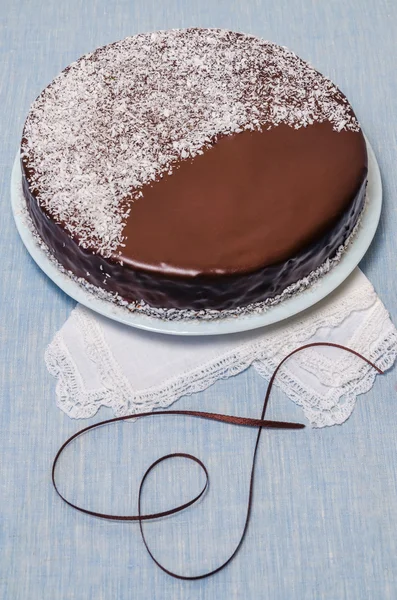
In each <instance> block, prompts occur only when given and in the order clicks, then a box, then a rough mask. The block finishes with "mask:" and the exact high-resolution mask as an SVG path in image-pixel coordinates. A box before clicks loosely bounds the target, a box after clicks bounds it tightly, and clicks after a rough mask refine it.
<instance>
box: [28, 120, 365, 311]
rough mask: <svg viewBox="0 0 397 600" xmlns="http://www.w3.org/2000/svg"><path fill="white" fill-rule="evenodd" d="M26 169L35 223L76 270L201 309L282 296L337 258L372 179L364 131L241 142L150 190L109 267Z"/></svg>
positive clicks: (240, 137) (267, 135) (131, 294)
mask: <svg viewBox="0 0 397 600" xmlns="http://www.w3.org/2000/svg"><path fill="white" fill-rule="evenodd" d="M272 149H274V152H273V150H272ZM261 151H262V156H261V157H260V156H258V154H259V153H260V152H261ZM22 166H23V169H24V176H23V189H24V194H25V198H26V200H27V205H28V208H29V212H30V214H31V217H32V219H33V221H34V223H35V225H36V227H37V230H38V232H39V234H40V236H41V237H42V238H43V240H44V241H45V242H46V243H47V245H48V246H49V248H50V249H51V250H52V252H53V253H54V256H55V257H56V258H57V260H58V261H59V262H60V263H61V264H62V265H63V266H64V267H65V268H66V269H69V270H70V271H72V272H73V273H74V274H75V275H77V276H78V277H83V278H85V279H86V280H87V281H88V282H90V283H92V284H94V285H96V286H98V287H102V288H104V289H106V290H108V291H112V292H117V293H118V294H119V295H120V296H122V297H123V298H125V299H126V300H129V301H136V300H138V301H139V300H143V301H145V302H146V303H147V304H149V305H151V306H154V307H164V308H194V309H202V308H212V309H231V308H236V307H239V306H246V305H248V304H251V303H253V302H257V301H262V300H265V299H267V298H272V297H274V296H276V295H278V294H280V293H282V292H283V290H284V289H285V288H286V287H287V286H288V285H290V284H292V283H294V282H296V281H298V280H299V279H302V278H303V277H305V276H307V275H308V274H309V273H310V272H311V271H313V270H314V269H316V268H317V267H318V266H320V265H321V264H322V263H323V262H324V261H325V260H326V259H327V258H330V257H332V256H333V255H334V254H335V253H336V251H337V249H338V248H339V246H340V245H342V244H343V243H344V241H345V240H346V238H347V237H348V236H349V234H350V233H351V231H352V229H353V228H354V225H355V224H356V222H357V219H358V217H359V215H360V212H361V210H362V207H363V204H364V199H365V187H366V174H367V158H366V149H365V141H364V138H363V136H362V133H361V132H358V133H354V132H339V133H338V132H336V131H334V130H332V128H331V126H330V125H329V124H328V123H324V124H315V125H312V126H310V127H307V128H305V129H299V130H295V129H292V128H288V127H287V126H279V127H277V128H274V129H272V130H269V131H264V132H263V133H261V134H260V133H244V134H237V135H235V136H233V137H231V138H230V139H227V140H222V141H221V142H220V143H219V145H218V147H216V146H215V147H214V148H213V149H211V150H208V151H207V152H206V153H205V154H204V155H203V156H201V157H198V158H197V157H196V158H195V159H194V160H193V161H189V162H186V163H185V164H184V163H182V164H181V166H180V167H179V169H177V170H175V171H174V174H173V175H172V176H169V177H166V178H164V179H163V180H162V181H160V182H158V183H155V184H153V186H151V187H150V188H148V189H147V190H145V193H144V196H143V198H141V199H140V200H138V201H135V203H134V205H133V208H132V210H131V213H130V216H129V218H128V221H127V224H126V228H125V233H126V235H127V244H126V247H125V248H122V249H120V250H122V255H121V256H120V255H118V254H117V255H115V256H114V257H111V258H109V259H106V258H104V257H102V256H100V255H98V254H95V253H92V252H91V251H87V250H84V249H82V248H81V247H80V246H79V245H78V243H77V241H75V240H73V239H72V238H71V237H70V236H69V234H68V233H67V232H66V231H65V230H64V229H63V227H62V225H61V224H57V223H55V222H54V221H53V220H52V219H51V218H48V216H47V215H46V214H45V211H44V210H43V209H42V208H41V207H40V206H39V205H38V203H37V200H36V198H35V197H34V196H33V194H32V193H31V191H30V189H29V183H28V180H27V178H26V172H25V168H24V165H22ZM120 258H121V259H122V261H123V264H120V263H119V260H120Z"/></svg>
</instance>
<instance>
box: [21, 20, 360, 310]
mask: <svg viewBox="0 0 397 600" xmlns="http://www.w3.org/2000/svg"><path fill="white" fill-rule="evenodd" d="M21 164H22V171H23V190H24V195H25V198H26V202H27V207H28V210H29V213H30V216H31V218H32V220H33V223H34V225H35V228H36V229H37V232H38V234H39V236H40V237H41V238H42V240H43V241H44V242H45V244H46V245H47V246H48V248H49V250H50V252H51V253H52V254H53V256H54V258H55V259H56V260H57V261H58V262H59V263H60V264H61V265H62V266H63V267H64V268H65V269H66V270H67V271H69V272H70V273H71V274H73V275H74V276H75V277H77V278H81V279H83V280H85V281H86V282H88V284H91V285H93V286H95V287H96V288H99V289H104V290H107V291H108V292H109V293H110V294H111V297H114V298H115V299H116V300H121V301H122V303H124V304H129V305H130V307H131V308H136V309H142V307H144V308H145V309H146V310H147V311H149V312H150V310H151V309H158V308H160V309H167V310H169V309H172V310H171V312H175V311H174V310H173V309H183V310H186V309H193V310H194V311H203V309H204V311H205V310H210V311H211V310H216V311H221V312H222V311H230V310H234V309H236V308H242V307H247V306H252V305H254V306H257V305H258V303H259V305H261V304H262V303H263V305H264V306H265V305H266V303H272V302H276V301H278V300H281V299H283V298H284V297H286V296H288V295H290V294H291V293H294V291H296V290H297V289H302V287H305V286H306V285H309V283H311V281H312V280H313V279H316V278H317V277H318V276H320V275H321V274H323V273H324V272H326V271H327V270H328V269H329V268H330V266H332V264H333V263H334V262H336V260H338V258H339V257H340V255H341V253H342V251H343V249H344V248H345V246H346V244H347V242H348V240H349V237H351V234H352V232H353V231H354V228H355V226H356V224H357V222H358V220H359V217H360V214H361V211H362V209H363V205H364V199H365V187H366V181H367V153H366V145H365V141H364V137H363V134H362V132H361V129H360V126H359V124H358V122H357V119H356V117H355V115H354V113H353V110H352V108H351V106H350V105H349V103H348V101H347V99H346V98H345V96H344V95H343V94H342V93H341V92H340V91H339V90H338V89H337V87H336V86H335V85H334V84H333V83H332V82H331V81H330V80H329V79H327V78H326V77H324V76H323V75H321V74H320V73H318V72H317V71H315V70H314V69H313V68H312V67H311V66H310V65H308V64H307V63H306V62H304V61H302V60H301V59H300V58H298V57H297V56H296V55H295V54H293V53H292V52H291V51H289V50H287V49H286V48H284V47H280V46H277V45H275V44H273V43H270V42H266V41H263V40H260V39H258V38H255V37H253V36H249V35H243V34H239V33H233V32H230V31H223V30H218V29H186V30H171V31H160V32H156V33H149V34H142V35H136V36H133V37H130V38H127V39H125V40H123V41H120V42H117V43H114V44H111V45H109V46H105V47H103V48H99V49H98V50H96V51H95V52H93V53H92V54H88V55H86V56H83V57H82V58H81V59H79V60H78V61H77V62H75V63H73V64H71V65H70V66H69V67H67V68H66V69H65V70H64V71H63V72H62V73H61V74H60V75H59V76H58V77H57V78H56V79H55V80H54V81H53V82H52V83H51V84H50V85H49V86H48V87H47V88H46V89H45V90H44V91H43V92H42V93H41V95H40V96H39V97H38V98H37V100H36V101H35V102H34V104H33V106H32V108H31V110H30V112H29V115H28V117H27V120H26V123H25V127H24V131H23V137H22V143H21Z"/></svg>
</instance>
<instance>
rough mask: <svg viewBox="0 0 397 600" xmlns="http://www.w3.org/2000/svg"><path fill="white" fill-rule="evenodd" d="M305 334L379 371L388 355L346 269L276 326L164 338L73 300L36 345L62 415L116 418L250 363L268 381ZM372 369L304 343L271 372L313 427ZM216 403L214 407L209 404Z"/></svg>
mask: <svg viewBox="0 0 397 600" xmlns="http://www.w3.org/2000/svg"><path fill="white" fill-rule="evenodd" d="M315 341H327V342H334V343H338V344H342V345H345V346H348V347H350V348H353V349H354V350H357V351H358V352H360V353H362V354H363V355H364V356H366V357H367V358H369V359H370V360H372V361H373V362H376V364H377V365H378V366H379V367H380V368H381V369H383V370H386V369H388V368H389V367H391V366H392V364H393V363H394V361H395V358H396V355H397V331H396V329H395V327H394V325H393V324H392V322H391V321H390V318H389V315H388V313H387V311H386V309H385V307H384V306H383V304H382V302H381V301H380V299H379V298H378V297H377V295H376V293H375V291H374V289H373V287H372V285H371V284H370V282H369V281H368V279H367V278H366V277H365V276H364V275H363V274H362V273H361V271H360V270H359V269H356V270H355V271H354V272H353V273H352V275H351V276H350V277H349V278H348V280H347V281H346V282H345V283H344V284H343V285H342V286H340V287H339V288H338V289H337V290H336V291H335V292H334V293H333V294H331V295H330V296H329V297H328V298H326V299H325V300H323V301H322V302H320V303H319V304H317V305H315V306H314V307H313V308H312V309H310V310H308V311H305V312H304V313H301V314H299V315H297V316H296V317H293V318H291V319H288V320H287V321H283V322H281V323H279V324H277V325H272V326H270V327H265V328H263V329H261V330H257V331H254V332H252V331H251V332H247V333H243V334H233V335H227V336H218V337H215V336H211V337H199V338H197V337H191V338H186V337H174V336H166V335H159V334H152V333H147V332H143V331H139V330H136V329H133V328H131V327H127V326H125V325H120V324H118V323H116V322H114V321H111V320H109V319H106V318H105V317H101V316H100V315H97V314H95V313H93V312H91V311H89V310H88V309H86V308H83V307H82V306H80V305H78V306H77V308H75V309H74V310H73V312H72V314H71V316H70V317H69V319H68V320H67V321H66V323H65V324H64V325H63V327H62V328H61V330H60V331H59V332H58V333H57V334H56V336H55V338H54V340H53V341H52V342H51V344H50V345H49V347H48V349H47V351H46V356H45V359H46V364H47V367H48V369H49V371H50V372H51V373H52V374H53V375H54V376H55V377H56V378H57V388H56V391H57V402H58V406H59V407H60V408H61V409H62V410H63V411H65V412H66V413H67V414H68V415H69V416H70V417H73V418H84V417H92V416H93V415H94V414H95V413H96V412H97V410H98V409H99V407H100V406H108V407H111V408H112V409H113V411H114V414H115V415H117V416H121V415H126V414H131V413H134V412H138V411H150V410H153V409H156V408H159V407H166V406H169V405H170V404H171V403H172V402H175V400H178V399H179V398H180V397H181V396H183V395H185V394H192V393H193V392H197V391H200V390H203V389H205V388H206V387H208V386H210V385H211V384H212V383H214V382H215V381H217V380H218V379H221V378H227V377H230V376H232V375H237V374H238V373H240V372H241V371H243V370H244V369H246V368H247V367H249V366H250V365H253V366H254V368H255V369H256V370H257V371H258V373H260V374H261V375H262V376H263V377H264V378H266V379H269V378H270V375H271V374H272V372H273V370H274V369H275V367H276V366H277V364H278V363H279V362H280V360H281V359H282V358H283V357H284V356H285V355H286V354H288V353H289V352H291V351H292V350H293V349H294V348H296V347H297V346H300V345H302V344H305V343H309V342H315ZM375 375H376V373H375V371H374V369H372V368H371V367H369V366H368V365H367V364H365V363H364V362H363V361H362V360H360V359H359V358H356V357H355V356H352V355H351V354H349V353H347V352H344V351H343V350H338V349H335V348H326V347H320V348H315V349H313V348H311V349H308V350H305V351H303V352H301V353H299V354H297V355H295V356H294V357H292V358H290V359H289V360H288V361H287V362H286V364H285V365H284V367H283V368H282V369H281V370H280V373H279V375H278V377H277V379H276V384H278V385H279V386H280V387H281V388H282V389H283V390H284V391H285V392H286V394H287V395H288V396H289V397H290V398H291V400H293V401H294V402H296V403H297V404H299V405H300V406H301V407H302V408H303V411H304V413H305V415H306V417H307V419H308V420H309V421H310V422H311V423H312V425H314V426H315V427H324V426H326V425H334V424H340V423H343V422H344V421H345V420H346V419H347V418H348V417H349V416H350V414H351V412H352V410H353V408H354V404H355V401H356V397H357V395H358V394H362V393H363V392H366V391H368V390H369V389H370V388H371V387H372V384H373V381H374V379H375ZM214 411H216V407H214Z"/></svg>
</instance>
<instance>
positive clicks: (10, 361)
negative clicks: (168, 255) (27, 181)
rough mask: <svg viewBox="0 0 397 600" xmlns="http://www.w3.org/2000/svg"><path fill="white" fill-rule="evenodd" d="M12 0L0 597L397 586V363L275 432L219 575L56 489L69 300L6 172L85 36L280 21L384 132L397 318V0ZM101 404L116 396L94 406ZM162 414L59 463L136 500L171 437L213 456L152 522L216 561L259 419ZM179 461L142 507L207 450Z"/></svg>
mask: <svg viewBox="0 0 397 600" xmlns="http://www.w3.org/2000/svg"><path fill="white" fill-rule="evenodd" d="M1 4H2V7H1V8H2V10H1V20H0V33H1V35H0V53H1V65H2V68H1V71H2V77H1V79H0V94H1V112H0V119H1V131H2V144H1V147H0V167H1V179H0V186H1V194H0V203H1V214H2V218H1V221H0V233H1V238H0V239H1V249H2V270H1V275H0V310H1V320H0V340H1V343H0V381H1V384H0V399H1V411H0V421H1V436H0V457H1V465H2V466H1V479H0V548H1V555H2V556H1V561H0V598H2V599H3V598H4V599H7V600H9V599H12V600H19V599H21V600H22V599H23V600H26V599H27V598H29V600H36V599H37V600H43V599H47V598H48V599H50V600H64V599H68V600H71V599H76V600H80V599H86V598H96V599H97V600H102V599H103V600H110V599H111V600H113V599H117V600H124V599H129V598H134V600H141V599H142V600H160V599H166V600H168V599H169V600H171V599H172V600H186V599H188V598H189V599H190V598H192V599H198V600H201V599H204V598H205V599H206V600H212V599H214V600H215V599H216V600H220V599H227V600H237V599H241V598H244V599H245V598H247V599H248V598H250V599H251V598H252V599H255V600H256V599H259V598H263V599H265V598H266V599H267V598H270V599H272V600H278V599H287V600H323V599H327V600H336V599H338V600H339V599H345V598H346V599H347V600H356V599H357V600H366V599H368V600H373V599H374V598H382V600H385V599H394V598H396V597H397V541H396V540H397V525H396V523H397V503H396V492H397V466H396V465H397V460H396V459H397V456H396V454H397V451H396V448H397V443H396V442H397V434H396V430H397V414H396V410H395V406H396V400H397V384H396V375H395V370H393V371H391V372H390V373H388V374H387V375H386V376H385V377H379V378H377V381H376V384H375V387H374V389H373V390H372V391H371V392H370V393H369V394H367V395H366V396H364V397H361V398H360V399H359V402H358V405H357V408H356V410H355V412H354V414H353V416H352V417H351V419H350V420H349V421H348V422H347V423H346V424H344V425H343V426H342V427H333V428H331V429H327V430H320V431H316V430H311V429H309V428H306V430H304V431H296V432H285V431H277V432H276V431H270V432H266V435H264V436H263V440H262V442H263V443H262V445H261V450H260V458H259V463H258V474H260V476H259V477H258V480H257V485H256V486H255V498H254V512H253V518H252V525H251V527H250V529H249V532H248V538H247V541H246V543H245V545H244V547H243V549H242V551H241V553H240V554H239V556H238V557H237V559H236V560H235V561H234V562H233V563H232V565H231V566H230V568H228V569H227V570H225V571H224V572H222V573H220V574H219V575H218V576H216V577H214V578H212V579H210V580H208V581H202V582H192V583H183V582H176V581H173V580H171V579H169V578H168V577H167V576H165V575H164V574H163V573H161V572H159V571H157V570H155V569H154V568H153V565H152V564H151V563H150V562H149V559H148V557H147V556H146V555H144V554H143V551H142V547H141V542H140V538H139V535H138V531H137V530H136V528H135V527H134V525H129V524H118V523H108V522H103V521H99V520H95V519H91V518H89V517H88V516H87V517H85V516H83V515H80V514H77V513H75V512H73V511H72V510H70V509H68V507H66V506H64V505H62V504H61V502H60V501H58V499H57V498H56V496H55V493H54V492H53V490H52V488H51V481H50V467H51V461H52V458H53V456H54V454H55V452H56V449H57V448H58V446H59V445H60V444H61V443H62V441H63V440H64V439H65V438H66V437H67V436H68V435H70V434H72V433H73V432H74V431H76V430H77V429H78V428H80V427H82V426H83V424H82V423H78V422H73V421H71V420H70V419H69V418H68V417H66V416H65V415H64V414H63V413H62V412H61V411H60V410H58V409H57V407H56V405H55V392H54V382H53V380H52V379H51V377H50V376H49V375H48V374H47V372H46V370H45V366H44V362H43V352H44V348H45V346H46V345H47V343H48V342H49V341H50V340H51V338H52V336H53V335H54V333H55V332H56V330H57V329H58V328H59V327H60V326H61V325H62V323H63V322H64V320H65V319H66V318H67V316H68V314H69V312H70V309H71V307H72V306H73V301H72V300H70V299H68V298H67V297H66V296H65V295H64V294H63V293H62V292H61V291H59V290H58V289H57V288H56V287H55V286H54V285H53V284H52V283H51V282H50V281H49V280H48V279H47V278H46V277H45V275H43V274H42V273H41V272H40V271H39V270H38V269H37V268H36V266H35V265H34V263H33V262H32V260H31V259H30V258H29V256H28V255H27V253H26V251H25V250H24V248H23V246H22V244H21V243H20V241H19V239H18V236H17V233H16V229H15V227H14V224H13V220H12V215H11V210H10V199H9V180H10V175H11V167H12V163H13V159H14V156H15V153H16V150H17V147H18V142H19V137H20V133H21V130H22V125H23V121H24V118H25V115H26V113H27V110H28V107H29V105H30V103H31V102H32V101H33V99H34V98H35V97H36V96H37V95H38V93H39V92H40V91H41V89H42V88H43V87H44V86H45V85H47V83H49V82H50V81H51V79H52V78H53V77H54V76H55V75H57V74H58V72H59V71H60V70H61V69H62V68H63V67H64V66H66V65H67V64H68V63H69V62H71V61H72V60H74V59H76V58H78V57H79V56H80V55H81V54H82V53H84V52H88V51H90V50H92V49H94V48H95V47H97V46H99V45H102V44H105V43H108V42H111V41H114V40H116V39H120V38H123V37H124V36H126V35H130V34H134V33H137V32H139V31H148V30H155V29H166V28H170V27H185V26H190V25H196V26H204V27H226V28H231V29H235V30H240V31H244V32H248V33H253V34H256V35H260V36H262V37H265V38H267V39H271V40H273V41H275V42H277V43H281V44H284V45H287V46H289V47H290V48H291V49H293V50H294V51H295V52H296V53H297V54H299V55H300V56H302V58H305V59H307V60H309V61H311V62H312V63H313V64H314V65H315V66H316V67H317V68H318V69H319V70H320V71H322V72H323V73H324V74H327V75H329V76H330V77H331V78H332V79H333V80H334V81H335V83H337V84H338V85H339V86H340V88H341V89H342V91H343V92H344V93H345V94H346V95H347V97H348V98H349V100H350V101H351V103H352V104H353V106H354V108H355V111H356V114H357V116H358V118H359V119H360V121H361V123H362V125H363V128H364V131H365V133H366V134H367V136H368V138H369V139H370V141H371V144H372V145H373V147H374V150H375V152H376V154H377V157H378V160H379V163H380V166H381V170H382V175H383V184H384V190H385V196H384V200H385V203H384V211H383V215H382V220H381V225H380V228H379V231H378V234H377V236H376V239H375V241H374V243H373V245H372V247H371V249H370V251H369V252H368V254H367V256H366V258H365V260H364V261H363V263H362V265H361V266H362V268H363V270H364V272H365V273H366V274H367V275H368V276H369V278H370V279H371V281H372V282H373V284H374V285H375V288H376V290H377V291H378V292H379V293H380V295H381V297H382V299H383V301H384V303H385V304H386V306H387V307H388V308H389V310H390V312H391V314H392V317H394V321H395V322H396V321H397V305H396V298H397V277H396V258H395V257H396V253H397V238H396V231H397V210H396V202H397V171H396V166H395V165H396V163H397V144H396V126H395V98H396V95H397V83H396V81H397V79H396V71H395V59H394V57H395V55H396V50H397V47H396V41H395V40H396V36H395V30H396V27H397V4H396V3H395V2H394V1H393V0H377V1H376V0H352V1H350V2H346V0H329V1H327V2H325V1H323V0H285V1H284V2H281V3H275V2H274V1H273V0H262V1H261V0H246V1H243V0H218V1H217V2H215V1H213V0H196V1H193V0H163V1H158V0H113V1H112V2H109V1H107V2H106V1H105V0H92V1H91V2H87V1H85V0H69V1H68V2H56V1H55V0H47V1H44V0H15V1H14V2H5V1H4V2H2V3H1ZM264 391H265V382H264V381H263V380H262V379H260V377H259V376H257V375H256V374H255V373H254V372H252V371H248V372H246V373H244V374H242V375H240V376H238V377H237V378H234V379H232V380H228V381H225V382H219V383H217V384H216V385H214V386H213V387H212V388H210V389H209V390H207V391H206V392H203V393H201V394H199V395H196V396H193V397H191V398H187V399H183V400H181V401H180V402H179V403H178V405H177V407H178V409H188V410H195V409H196V410H208V411H216V412H228V413H230V414H239V415H240V414H241V415H245V416H247V417H248V416H251V417H258V413H259V411H260V405H261V401H262V398H263V394H264ZM105 417H106V412H102V413H101V414H100V415H98V416H97V419H101V418H105ZM268 418H271V419H278V420H285V421H289V420H297V421H299V419H300V418H301V415H300V413H299V409H298V408H297V407H296V406H295V405H293V404H292V403H291V402H289V401H288V400H287V399H286V398H285V397H284V396H283V395H282V394H281V393H280V392H276V393H275V395H274V397H273V398H272V400H271V403H270V410H269V414H268ZM170 419H171V417H170ZM85 424H86V423H85ZM85 424H84V425H85ZM170 425H171V423H170ZM166 426H168V424H167V425H166V424H165V423H164V421H163V420H161V419H153V420H151V419H150V418H149V419H147V420H146V422H143V421H142V422H137V423H135V424H122V425H120V426H117V427H115V428H114V429H113V430H112V431H108V430H99V431H97V432H95V435H92V437H90V438H89V439H88V438H87V439H84V438H83V439H82V440H81V443H79V446H78V447H76V450H72V451H71V452H70V453H68V454H67V455H66V456H65V458H64V460H63V463H62V465H61V468H63V469H64V471H63V473H64V484H65V491H67V493H68V495H69V496H73V497H74V499H75V500H76V501H80V502H84V504H85V505H88V504H89V505H90V506H91V507H92V508H93V509H94V510H98V511H101V510H102V511H108V510H109V509H111V510H114V511H115V512H117V511H125V512H133V511H134V510H135V509H136V493H137V485H138V481H139V479H140V475H141V474H142V472H143V471H144V470H145V468H146V467H147V465H148V464H149V463H150V462H152V461H153V460H155V459H156V458H157V457H158V456H160V455H162V454H165V453H167V452H176V451H183V452H191V453H193V454H197V455H198V456H199V457H200V458H201V459H202V460H203V461H204V462H205V463H206V464H208V466H209V468H210V476H211V475H212V484H211V486H210V491H209V494H208V499H207V501H206V502H204V503H202V504H200V505H199V506H198V507H195V508H192V509H189V510H188V511H187V512H186V513H183V514H182V515H179V516H176V517H172V518H169V519H165V520H164V521H162V522H157V523H152V524H150V525H148V526H147V528H146V530H147V533H148V538H149V539H150V543H151V545H152V546H153V548H154V550H155V551H156V553H157V555H158V556H159V557H161V560H162V562H164V563H165V564H166V565H167V564H168V566H169V567H170V568H172V569H174V570H179V571H180V570H182V569H183V570H185V572H188V571H189V565H193V564H198V562H200V563H201V564H202V566H203V567H205V568H208V569H210V568H213V567H215V566H216V565H217V564H218V563H220V562H221V560H222V558H225V557H226V556H227V555H228V553H229V552H230V549H231V548H232V547H233V545H234V543H235V541H236V540H237V538H238V535H239V527H240V526H241V524H242V520H243V513H242V511H241V509H242V507H243V506H244V505H245V503H246V494H247V484H248V482H247V481H246V480H245V479H244V477H243V476H242V475H241V474H242V473H246V472H247V469H246V465H247V464H248V462H249V460H250V454H251V450H252V445H253V443H254V436H253V435H252V432H251V433H250V431H249V430H248V431H243V432H242V431H241V430H239V429H238V428H232V427H230V428H229V427H228V426H227V425H225V426H224V425H219V424H216V423H201V422H200V423H197V424H193V423H191V422H188V421H186V422H184V421H183V419H181V420H179V421H178V423H175V422H172V427H173V435H172V436H169V435H164V430H166ZM79 449H80V450H82V452H83V453H82V454H81V455H80V454H79V455H77V450H79ZM75 452H76V454H75ZM73 458H75V460H74V461H73ZM181 469H182V472H181V471H177V470H176V468H174V467H166V466H164V469H162V470H161V471H160V472H159V473H158V474H156V475H155V476H154V477H153V482H152V483H151V482H150V483H149V486H148V490H149V491H148V493H147V494H146V495H145V498H144V508H145V511H147V512H148V511H155V510H165V509H167V507H170V506H172V505H173V504H174V503H179V502H183V501H184V499H185V500H186V499H188V498H189V497H190V496H191V493H192V490H193V491H194V490H197V491H198V489H199V488H200V483H201V480H200V473H199V471H198V469H197V471H196V470H195V468H191V469H190V470H188V468H185V467H184V466H183V465H181ZM181 473H182V476H181ZM164 483H168V484H169V493H167V494H166V495H162V496H161V497H159V494H158V492H157V491H156V490H157V489H160V487H161V489H162V490H163V489H164ZM156 484H158V486H159V487H156ZM160 484H161V485H160ZM227 497H229V503H228V504H227V506H225V499H226V498H227ZM203 523H207V524H209V530H208V533H207V537H206V538H202V537H201V535H200V533H201V528H202V526H203ZM203 539H205V540H206V541H205V542H203Z"/></svg>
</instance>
